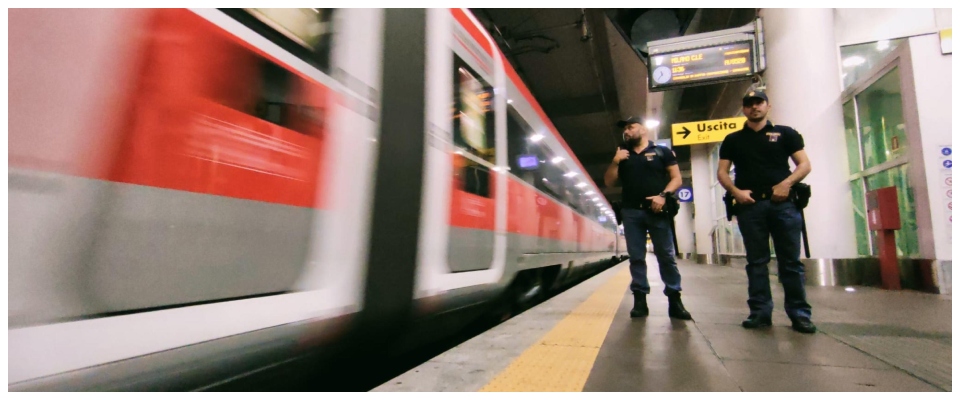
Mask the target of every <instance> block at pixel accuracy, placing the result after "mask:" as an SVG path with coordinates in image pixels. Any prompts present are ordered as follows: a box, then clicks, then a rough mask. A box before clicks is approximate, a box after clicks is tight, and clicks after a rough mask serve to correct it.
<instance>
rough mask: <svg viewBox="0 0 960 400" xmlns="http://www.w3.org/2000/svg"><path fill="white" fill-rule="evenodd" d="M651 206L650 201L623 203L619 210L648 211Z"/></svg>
mask: <svg viewBox="0 0 960 400" xmlns="http://www.w3.org/2000/svg"><path fill="white" fill-rule="evenodd" d="M652 206H653V202H651V201H650V200H642V201H624V202H623V204H622V205H621V208H633V209H636V210H649V209H650V208H651V207H652Z"/></svg>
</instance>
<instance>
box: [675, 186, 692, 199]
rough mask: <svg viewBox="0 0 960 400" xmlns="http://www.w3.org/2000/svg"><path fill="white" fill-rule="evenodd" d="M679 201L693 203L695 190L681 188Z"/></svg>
mask: <svg viewBox="0 0 960 400" xmlns="http://www.w3.org/2000/svg"><path fill="white" fill-rule="evenodd" d="M677 199H678V200H680V202H682V203H689V202H691V201H693V189H690V188H686V187H685V188H680V190H677Z"/></svg>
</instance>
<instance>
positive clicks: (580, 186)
mask: <svg viewBox="0 0 960 400" xmlns="http://www.w3.org/2000/svg"><path fill="white" fill-rule="evenodd" d="M576 186H577V187H578V188H582V187H584V186H587V184H586V183H583V182H580V183H578V184H576Z"/></svg>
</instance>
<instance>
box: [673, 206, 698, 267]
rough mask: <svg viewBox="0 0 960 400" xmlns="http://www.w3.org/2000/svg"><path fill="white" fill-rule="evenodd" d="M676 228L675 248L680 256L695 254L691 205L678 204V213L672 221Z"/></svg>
mask: <svg viewBox="0 0 960 400" xmlns="http://www.w3.org/2000/svg"><path fill="white" fill-rule="evenodd" d="M673 221H674V225H675V226H676V228H677V232H676V233H677V248H678V249H680V253H682V254H691V255H693V254H696V253H697V249H696V248H695V247H694V240H693V235H694V224H693V203H680V212H678V213H677V217H676V218H674V219H673Z"/></svg>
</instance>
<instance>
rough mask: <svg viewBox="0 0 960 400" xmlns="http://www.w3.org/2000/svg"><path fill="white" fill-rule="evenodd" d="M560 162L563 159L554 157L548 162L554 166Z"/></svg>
mask: <svg viewBox="0 0 960 400" xmlns="http://www.w3.org/2000/svg"><path fill="white" fill-rule="evenodd" d="M560 161H563V157H554V158H553V159H552V160H550V162H552V163H554V164H557V163H559V162H560Z"/></svg>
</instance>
